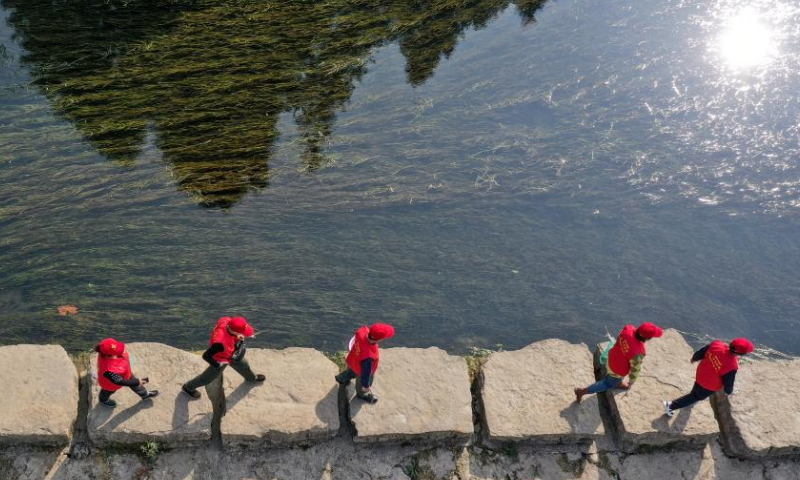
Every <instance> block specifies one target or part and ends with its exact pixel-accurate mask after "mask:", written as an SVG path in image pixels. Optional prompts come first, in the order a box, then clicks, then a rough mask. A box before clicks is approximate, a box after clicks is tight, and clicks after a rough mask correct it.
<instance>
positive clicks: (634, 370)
mask: <svg viewBox="0 0 800 480" xmlns="http://www.w3.org/2000/svg"><path fill="white" fill-rule="evenodd" d="M642 363H644V355H636V356H635V357H633V358H632V359H631V373H629V374H628V385H633V384H634V383H635V382H636V379H637V378H639V373H641V371H642Z"/></svg>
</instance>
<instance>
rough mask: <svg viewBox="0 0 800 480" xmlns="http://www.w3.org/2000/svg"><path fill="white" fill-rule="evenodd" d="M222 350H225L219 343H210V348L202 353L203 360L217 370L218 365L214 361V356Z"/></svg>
mask: <svg viewBox="0 0 800 480" xmlns="http://www.w3.org/2000/svg"><path fill="white" fill-rule="evenodd" d="M223 350H225V347H224V346H223V345H222V344H221V343H212V344H211V346H210V347H208V349H207V350H206V351H205V352H203V360H205V361H206V362H208V363H209V364H211V366H212V367H214V368H219V367H220V364H219V362H218V361H216V360H215V359H214V355H216V354H218V353H219V352H221V351H223Z"/></svg>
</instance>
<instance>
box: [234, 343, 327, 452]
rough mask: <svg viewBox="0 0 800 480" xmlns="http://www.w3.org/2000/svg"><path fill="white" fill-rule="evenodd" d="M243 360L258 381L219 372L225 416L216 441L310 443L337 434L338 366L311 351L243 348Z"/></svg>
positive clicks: (305, 349)
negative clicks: (261, 376)
mask: <svg viewBox="0 0 800 480" xmlns="http://www.w3.org/2000/svg"><path fill="white" fill-rule="evenodd" d="M247 361H248V363H250V366H251V368H252V369H253V371H254V372H255V373H264V374H265V375H266V377H267V379H266V381H265V382H264V383H252V382H245V381H244V379H243V378H242V377H241V375H238V374H237V373H236V372H235V371H233V370H232V369H228V370H226V371H225V376H224V381H223V385H224V388H225V402H226V410H227V411H226V413H225V416H224V417H222V422H221V429H222V439H223V441H224V442H226V443H227V444H228V445H239V444H248V443H268V444H292V443H301V444H303V443H310V442H313V441H320V440H325V439H329V438H332V437H334V436H335V435H336V432H338V430H339V404H338V393H339V385H338V384H337V383H336V381H335V380H334V376H336V374H337V373H338V372H339V368H338V367H337V366H336V364H334V363H333V362H331V361H330V360H329V359H328V358H327V357H326V356H325V355H323V354H322V353H320V352H318V351H317V350H314V349H311V348H287V349H285V350H266V349H259V348H248V349H247Z"/></svg>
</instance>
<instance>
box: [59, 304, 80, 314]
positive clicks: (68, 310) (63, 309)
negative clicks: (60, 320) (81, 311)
mask: <svg viewBox="0 0 800 480" xmlns="http://www.w3.org/2000/svg"><path fill="white" fill-rule="evenodd" d="M76 313H78V307H76V306H75V305H61V306H60V307H58V314H59V315H61V316H65V315H75V314H76Z"/></svg>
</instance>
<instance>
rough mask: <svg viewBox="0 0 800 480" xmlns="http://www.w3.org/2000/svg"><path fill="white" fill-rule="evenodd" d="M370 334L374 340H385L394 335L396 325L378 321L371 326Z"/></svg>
mask: <svg viewBox="0 0 800 480" xmlns="http://www.w3.org/2000/svg"><path fill="white" fill-rule="evenodd" d="M369 336H370V337H372V339H373V340H383V339H386V338H392V337H394V327H393V326H391V325H389V324H386V323H376V324H373V325H372V326H371V327H369Z"/></svg>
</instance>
